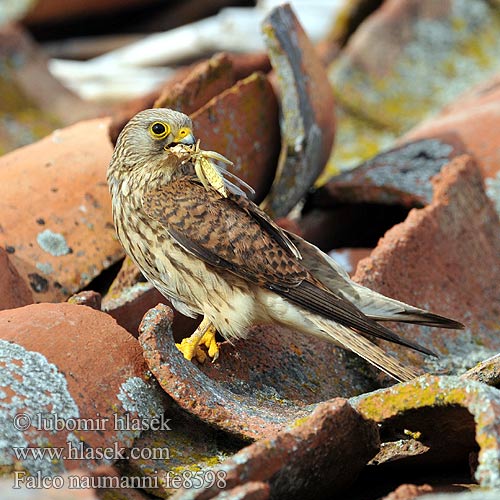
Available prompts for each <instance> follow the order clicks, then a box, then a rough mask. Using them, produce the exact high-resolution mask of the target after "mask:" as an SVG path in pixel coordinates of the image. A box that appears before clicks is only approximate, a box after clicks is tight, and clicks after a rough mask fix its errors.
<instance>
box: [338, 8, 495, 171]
mask: <svg viewBox="0 0 500 500" xmlns="http://www.w3.org/2000/svg"><path fill="white" fill-rule="evenodd" d="M422 4H423V2H422ZM449 5H450V7H449V12H448V14H447V15H446V14H445V13H444V14H443V15H441V16H436V18H434V19H433V18H430V17H429V16H426V15H425V12H424V7H422V8H421V10H420V11H419V15H420V18H419V19H418V20H417V21H416V22H413V23H412V24H409V25H408V26H404V29H401V32H402V33H404V35H402V36H401V37H400V38H401V40H400V43H394V42H392V43H391V45H395V46H397V47H398V52H397V56H396V57H395V58H394V60H393V61H391V60H390V59H387V58H385V60H384V61H385V62H384V63H383V64H378V63H377V61H378V57H377V56H379V57H380V58H382V57H383V50H382V47H383V46H384V45H383V44H384V43H388V41H387V40H385V41H382V42H381V44H380V45H381V50H380V53H378V52H377V51H374V50H371V48H370V47H366V45H368V44H374V45H376V44H377V40H376V39H373V33H370V32H369V30H367V31H368V37H367V39H365V40H364V41H363V40H360V37H362V36H363V35H366V34H367V31H365V30H363V29H360V30H358V31H359V34H355V35H354V36H353V37H352V39H351V41H350V43H349V45H348V48H347V49H346V50H345V51H344V53H343V55H341V56H340V57H339V58H338V59H336V60H335V61H334V63H333V65H332V66H331V69H330V79H331V82H332V85H333V87H334V91H335V93H336V96H337V104H338V105H340V106H337V107H338V108H340V107H344V108H345V109H346V110H348V113H347V117H345V118H344V119H343V120H342V121H339V122H338V128H337V130H338V132H339V135H338V136H337V138H336V147H335V155H334V157H333V158H332V160H331V162H330V165H329V171H330V173H334V169H335V168H338V169H340V170H346V169H348V167H349V166H351V167H352V166H353V165H355V164H356V163H359V162H360V161H363V160H364V159H366V158H368V157H370V156H373V155H374V154H376V153H377V152H378V151H379V150H381V149H382V148H381V147H378V144H377V143H379V142H382V141H385V144H384V145H383V146H385V147H387V145H388V144H387V139H390V134H391V133H392V134H394V136H395V137H398V136H400V135H401V133H402V132H404V131H406V130H408V129H409V128H411V127H412V126H414V125H415V124H417V123H418V122H420V121H421V120H423V119H425V118H427V117H430V116H432V114H433V113H435V112H436V111H437V110H438V109H441V108H442V107H443V106H444V105H446V104H448V103H450V102H452V101H453V100H454V99H456V98H457V97H458V96H459V95H460V94H461V93H462V92H464V91H465V90H467V89H469V88H470V87H471V86H473V85H475V84H477V83H480V82H482V81H484V80H485V79H487V78H488V77H489V76H491V75H493V74H495V73H496V72H498V70H499V67H500V63H499V58H498V56H497V54H498V53H499V51H500V38H499V37H498V30H499V29H500V11H499V10H498V9H494V8H492V7H491V5H490V3H489V2H487V1H484V0H453V1H452V2H449ZM417 11H418V8H417ZM391 28H392V26H390V27H386V30H387V31H390V29H391ZM370 35H371V36H372V38H370ZM363 49H364V50H363ZM372 52H374V56H373V57H371V58H370V60H364V59H363V57H364V54H365V53H366V54H372ZM357 122H360V123H361V125H363V124H364V123H366V124H369V123H371V124H378V126H377V127H373V129H374V130H373V132H372V133H371V134H369V136H368V138H369V140H368V141H367V140H366V139H365V135H366V134H365V133H364V132H363V131H364V130H365V128H367V126H362V127H360V126H359V125H356V124H357ZM353 124H354V125H353ZM355 125H356V126H355ZM351 129H353V130H354V131H355V132H356V137H355V138H354V140H349V138H346V137H344V136H345V134H346V131H348V130H351ZM367 130H368V129H367ZM384 133H385V134H389V136H387V135H383V134H384ZM379 136H380V137H379ZM373 137H375V138H377V139H378V140H377V141H374V140H373ZM377 147H378V149H377V150H374V149H376V148H377ZM368 150H369V152H370V153H369V154H367V151H368Z"/></svg>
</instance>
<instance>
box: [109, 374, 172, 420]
mask: <svg viewBox="0 0 500 500" xmlns="http://www.w3.org/2000/svg"><path fill="white" fill-rule="evenodd" d="M117 397H118V399H119V400H120V401H121V403H122V405H123V409H124V410H125V411H128V412H130V413H136V414H137V415H138V416H139V417H140V418H144V419H148V418H151V417H156V416H159V415H161V414H162V413H163V412H164V411H165V409H164V407H163V402H162V400H161V398H160V395H159V391H158V389H157V388H156V387H154V386H153V384H152V383H147V382H146V381H144V380H143V379H142V378H140V377H130V378H128V379H127V380H126V381H125V382H123V384H122V385H121V386H120V392H119V393H118V396H117Z"/></svg>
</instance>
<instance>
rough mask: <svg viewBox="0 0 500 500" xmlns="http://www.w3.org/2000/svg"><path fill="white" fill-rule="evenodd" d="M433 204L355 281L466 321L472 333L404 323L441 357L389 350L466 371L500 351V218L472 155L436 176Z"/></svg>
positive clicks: (426, 364) (394, 235)
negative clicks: (499, 330) (497, 307)
mask: <svg viewBox="0 0 500 500" xmlns="http://www.w3.org/2000/svg"><path fill="white" fill-rule="evenodd" d="M432 182H433V189H434V194H433V200H432V203H430V204H429V205H427V206H426V207H424V208H422V209H413V210H411V211H410V213H409V215H408V217H407V218H406V220H405V221H404V222H402V223H401V224H398V225H396V226H394V227H393V228H392V229H390V230H389V231H388V232H387V233H386V234H385V236H384V237H383V238H382V239H381V240H380V241H379V243H378V245H377V247H376V248H375V250H374V251H373V252H372V254H371V255H370V257H368V258H367V259H364V260H362V261H360V263H359V264H358V269H357V272H356V275H355V277H354V279H355V280H356V281H358V282H359V283H361V284H363V285H365V286H368V287H369V288H372V289H375V290H377V291H379V292H381V293H383V294H385V295H388V296H390V297H394V298H396V299H400V300H402V301H404V302H406V303H409V304H414V305H416V306H421V307H423V308H425V309H427V310H431V311H433V312H435V313H437V314H443V315H445V316H447V317H451V318H454V319H457V320H459V321H462V322H463V323H464V324H465V330H462V331H460V330H448V331H442V330H441V331H439V330H437V329H433V328H429V327H419V326H403V325H398V326H397V330H398V331H399V332H401V334H402V335H403V336H404V337H405V338H408V339H410V340H412V341H416V342H418V343H420V344H421V345H424V346H426V347H428V348H430V349H432V350H433V351H434V352H436V353H437V354H438V355H439V357H438V358H433V357H430V356H427V357H423V356H420V355H419V354H417V353H414V352H409V351H408V350H407V349H401V348H399V347H397V346H393V345H388V344H384V347H385V348H386V349H387V350H388V351H389V352H392V353H393V354H395V355H396V356H397V357H398V358H399V359H401V360H403V362H406V363H409V364H411V365H412V366H421V367H422V368H424V369H425V370H426V371H431V372H438V373H452V374H453V373H463V372H464V371H465V370H466V369H468V368H470V367H472V366H474V365H475V364H476V363H477V362H479V361H481V360H483V359H485V358H487V357H489V356H492V355H494V354H496V353H497V352H498V350H499V348H500V337H499V335H498V311H497V309H496V304H498V301H499V300H500V265H499V260H498V255H500V223H499V220H498V216H497V214H496V213H495V210H494V208H493V206H492V204H491V202H490V200H489V199H488V197H487V196H486V194H485V192H484V187H483V181H482V177H481V174H480V172H479V169H478V167H477V165H476V163H475V162H474V161H473V159H472V158H470V157H468V156H466V155H464V156H459V157H456V158H454V159H453V160H452V161H451V162H450V163H449V164H447V165H446V166H445V167H444V168H443V169H442V171H441V173H440V174H439V175H438V176H436V177H434V178H433V181H432Z"/></svg>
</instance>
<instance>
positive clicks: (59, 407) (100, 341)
mask: <svg viewBox="0 0 500 500" xmlns="http://www.w3.org/2000/svg"><path fill="white" fill-rule="evenodd" d="M0 335H1V337H2V340H0V344H1V353H0V358H1V364H2V371H1V372H2V382H1V386H2V391H3V392H5V393H6V395H5V396H4V397H3V399H2V401H3V402H2V404H1V406H0V413H1V414H2V420H3V421H5V422H10V423H11V424H9V425H7V426H4V427H2V429H1V430H0V432H2V435H3V437H2V439H6V440H7V443H8V452H7V455H6V457H7V458H8V459H9V460H11V461H12V462H11V464H13V463H14V462H15V461H16V460H15V458H14V455H13V451H12V447H13V446H18V447H26V446H33V447H36V446H51V447H56V448H58V447H62V448H64V453H65V454H66V456H67V459H66V460H64V461H63V460H60V459H55V458H54V459H53V460H51V459H50V457H48V456H46V457H45V459H30V458H29V457H28V458H26V459H23V460H20V462H21V464H22V466H23V468H24V469H26V470H28V471H29V472H30V473H31V474H35V473H36V472H38V471H39V472H40V473H41V474H42V475H43V476H47V475H49V474H54V473H60V472H63V471H64V470H65V469H68V470H71V469H75V468H78V467H83V468H84V469H88V468H89V467H90V468H92V467H95V465H96V463H100V462H101V461H100V460H97V458H98V457H95V458H96V459H95V460H94V459H93V457H92V456H89V455H87V457H88V459H87V458H85V457H83V458H82V455H83V452H81V450H82V449H83V448H82V447H85V449H87V450H92V449H94V450H97V449H98V448H99V447H102V449H104V448H113V447H115V448H114V449H113V450H112V451H110V452H109V457H108V458H109V460H104V463H113V462H114V461H115V460H116V459H119V458H120V453H121V452H120V449H121V448H122V447H123V449H124V450H125V449H126V448H127V447H130V446H131V445H132V443H133V440H134V439H135V438H136V437H137V436H138V435H139V431H138V430H137V429H134V428H133V426H132V425H129V424H127V423H126V421H124V420H123V418H125V416H126V415H127V414H128V415H129V417H130V418H131V422H133V421H134V419H139V420H138V422H142V420H141V419H148V418H151V416H152V415H155V414H156V415H159V414H160V413H162V412H163V399H162V398H163V395H162V393H160V392H159V391H157V389H155V387H157V386H154V385H152V384H151V383H150V381H149V380H148V370H147V366H146V364H145V362H144V359H143V357H142V351H141V348H140V346H139V344H138V343H137V341H136V339H134V338H133V337H132V336H131V335H130V334H129V333H128V332H126V331H125V330H124V329H123V328H121V327H120V326H118V325H117V324H116V322H115V321H114V320H113V319H112V318H110V317H109V315H107V314H105V313H101V312H98V311H95V310H93V309H90V308H89V307H85V306H77V305H73V304H34V305H30V306H26V307H21V308H17V309H11V310H8V311H1V312H0ZM16 415H17V416H16ZM115 416H116V419H115ZM84 419H89V420H87V421H85V420H84ZM86 422H88V424H87V423H86ZM86 425H88V426H87V427H86V428H85V426H86ZM53 429H54V432H53V431H52V430H53ZM59 429H60V430H59ZM85 429H87V430H85ZM56 430H57V432H55V431H56ZM70 446H72V448H73V452H70ZM79 450H80V451H79ZM119 452H120V453H119ZM71 453H73V455H71ZM89 453H90V452H89ZM72 458H76V459H74V460H73V459H72ZM101 459H102V457H101Z"/></svg>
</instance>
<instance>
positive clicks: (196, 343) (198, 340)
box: [175, 321, 219, 363]
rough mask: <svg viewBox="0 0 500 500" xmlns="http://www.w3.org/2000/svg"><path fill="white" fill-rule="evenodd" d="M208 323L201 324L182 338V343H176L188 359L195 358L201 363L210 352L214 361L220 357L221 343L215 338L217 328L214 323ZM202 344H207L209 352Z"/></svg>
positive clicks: (209, 355)
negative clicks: (186, 336)
mask: <svg viewBox="0 0 500 500" xmlns="http://www.w3.org/2000/svg"><path fill="white" fill-rule="evenodd" d="M207 323H208V321H207V322H206V323H203V324H200V326H199V327H198V328H197V329H196V331H195V332H194V333H193V334H192V335H191V336H190V337H188V338H185V339H182V341H181V343H180V344H175V345H176V347H177V349H179V351H181V352H182V354H183V355H184V358H185V359H187V360H188V361H191V360H192V359H193V358H195V359H196V361H198V362H199V363H204V362H205V361H206V359H207V354H208V357H210V358H212V363H213V362H214V361H215V360H217V358H218V357H219V345H218V343H217V342H216V340H215V334H216V330H215V328H214V326H213V325H212V324H208V326H207ZM201 346H205V347H206V348H207V352H205V351H204V350H203V349H202V348H201Z"/></svg>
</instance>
